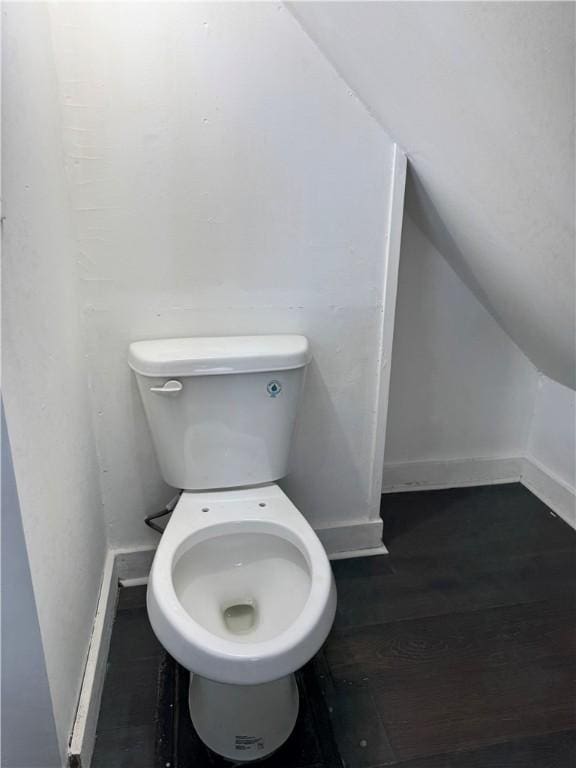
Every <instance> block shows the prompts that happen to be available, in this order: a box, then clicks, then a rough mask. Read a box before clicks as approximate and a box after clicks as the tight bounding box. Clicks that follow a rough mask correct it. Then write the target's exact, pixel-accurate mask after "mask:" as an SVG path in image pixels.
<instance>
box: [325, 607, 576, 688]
mask: <svg viewBox="0 0 576 768" xmlns="http://www.w3.org/2000/svg"><path fill="white" fill-rule="evenodd" d="M575 619H576V614H575V612H574V610H573V608H572V605H571V604H567V603H566V602H565V601H562V600H559V601H558V602H555V603H552V602H548V601H544V602H539V603H527V604H519V605H515V606H505V607H499V608H493V609H489V610H487V611H468V612H463V613H455V614H449V615H446V616H433V617H428V618H418V619H410V620H405V621H397V622H388V623H382V624H375V625H372V626H369V627H357V628H354V627H351V628H346V629H338V630H336V631H334V632H332V634H331V636H330V637H329V639H328V641H327V643H326V650H325V653H326V658H327V660H328V664H329V666H330V669H331V672H332V676H333V678H334V679H335V680H339V679H343V680H346V681H351V680H354V681H356V682H358V681H359V680H364V679H365V678H368V679H369V680H370V681H371V684H372V685H381V684H387V683H388V682H389V681H390V677H391V676H396V677H397V678H399V679H405V678H406V676H408V675H410V676H412V675H427V674H428V673H429V672H431V671H432V672H434V673H439V672H440V671H441V670H443V669H445V668H449V669H452V668H455V667H457V668H458V670H459V671H460V672H461V673H462V674H463V675H464V674H465V673H466V671H467V670H468V669H473V670H476V669H487V668H489V667H491V666H501V665H510V664H514V663H517V662H526V663H530V662H532V661H537V660H538V659H539V658H546V657H548V656H561V657H566V658H568V657H570V655H571V654H572V653H573V652H574V649H575V648H576V620H575Z"/></svg>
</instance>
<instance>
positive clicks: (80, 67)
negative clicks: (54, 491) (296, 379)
mask: <svg viewBox="0 0 576 768" xmlns="http://www.w3.org/2000/svg"><path fill="white" fill-rule="evenodd" d="M54 33H55V40H56V45H57V50H58V51H60V53H61V55H60V59H59V72H60V81H61V98H62V103H63V109H64V120H65V123H64V130H65V135H66V156H67V166H68V171H69V180H70V194H71V199H72V201H73V206H74V209H75V223H76V229H77V237H78V240H79V244H80V248H79V251H80V253H79V262H80V277H81V293H82V303H83V320H84V323H85V326H86V329H87V334H88V355H89V362H90V370H91V381H92V394H93V409H94V412H95V414H96V423H97V438H98V448H99V455H100V460H101V465H102V484H103V493H104V504H105V510H106V519H107V527H108V535H109V541H110V542H111V544H112V545H113V546H118V547H126V546H138V545H145V544H146V543H148V542H151V541H156V537H155V536H154V535H153V534H151V533H150V531H149V530H148V529H146V528H145V526H144V524H143V517H144V515H145V514H146V513H148V512H151V511H153V510H155V509H157V508H158V506H159V505H160V504H162V503H164V502H165V501H167V499H168V498H170V495H171V492H170V490H169V489H167V488H166V487H165V486H164V484H163V483H162V482H161V480H160V477H159V473H158V469H157V466H156V462H155V459H154V455H153V451H152V445H151V441H150V438H149V435H148V431H147V426H146V423H145V417H144V413H143V410H142V407H141V404H140V401H139V397H138V393H137V390H136V386H135V382H134V381H133V378H132V376H131V374H130V372H129V370H128V367H127V365H126V349H127V345H128V343H129V342H130V341H132V340H136V339H144V338H154V337H156V338H161V337H165V336H186V335H205V334H209V335H212V334H216V335H218V334H220V335H226V334H231V333H238V334H242V333H275V332H295V333H304V334H306V335H307V336H308V337H309V338H310V340H311V344H312V349H313V353H314V362H313V363H312V365H311V368H310V371H309V376H308V380H307V385H306V391H305V397H304V402H303V405H302V414H301V420H300V426H299V429H298V433H297V437H296V442H295V450H294V456H295V459H294V470H293V473H292V475H291V477H290V478H289V479H288V480H287V481H286V488H287V490H288V492H289V493H290V495H291V497H292V498H293V499H294V501H295V502H296V504H298V505H299V507H300V508H301V510H302V511H303V513H304V514H305V515H306V516H307V517H308V518H309V519H310V520H311V522H312V523H313V524H314V525H317V526H319V527H326V526H329V525H330V524H331V523H338V522H342V521H351V520H362V519H366V518H368V517H369V516H371V515H372V516H373V515H375V514H377V508H378V488H377V487H375V486H374V483H373V478H374V472H375V467H374V453H375V451H374V445H375V444H376V442H377V440H376V429H377V426H376V425H377V418H378V414H377V400H378V394H379V386H378V381H379V377H378V373H379V371H378V367H379V364H380V363H379V351H380V350H379V346H380V338H381V318H382V295H383V284H384V268H385V258H386V247H387V242H388V234H389V233H388V232H387V222H388V214H389V204H390V185H391V167H392V158H393V144H392V143H391V142H390V141H389V140H388V138H387V137H386V135H385V134H384V132H383V131H382V129H381V128H380V126H379V125H378V124H377V123H376V121H375V120H373V118H371V117H370V116H369V114H368V113H367V112H366V110H365V109H364V107H363V106H362V104H361V103H360V102H359V101H358V100H357V98H356V97H355V96H354V95H353V94H352V93H351V92H350V90H349V89H348V88H347V87H346V85H345V84H344V83H343V82H342V80H341V79H340V78H339V77H338V75H337V74H336V73H335V72H334V70H333V69H332V67H331V66H330V65H329V64H328V63H327V62H326V61H325V59H324V58H323V57H322V56H321V55H320V54H319V52H318V50H317V49H316V47H315V46H314V45H313V44H312V43H311V41H310V40H309V39H308V37H307V36H306V35H305V34H304V33H303V31H302V29H301V28H300V26H299V25H298V23H297V22H296V21H295V20H294V19H293V17H292V16H291V15H290V14H289V13H288V12H287V11H286V10H285V9H284V8H283V7H282V6H277V5H273V4H270V3H266V4H257V3H255V4H222V5H221V4H217V3H215V4H205V5H204V4H196V3H144V4H139V5H138V9H137V13H135V6H134V5H133V4H130V3H126V4H124V3H115V4H96V3H94V4H85V3H84V4H62V5H61V6H59V7H58V8H56V9H55V13H54ZM378 464H380V462H378ZM379 469H380V467H379V466H378V467H377V468H376V472H379Z"/></svg>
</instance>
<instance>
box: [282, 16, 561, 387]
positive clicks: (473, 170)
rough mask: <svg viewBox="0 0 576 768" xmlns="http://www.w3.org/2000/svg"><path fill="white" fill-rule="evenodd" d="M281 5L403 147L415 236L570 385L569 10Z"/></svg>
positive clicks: (537, 360)
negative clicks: (419, 230) (420, 234)
mask: <svg viewBox="0 0 576 768" xmlns="http://www.w3.org/2000/svg"><path fill="white" fill-rule="evenodd" d="M290 9H291V11H292V12H293V13H294V14H295V15H296V16H297V18H298V19H299V20H300V21H301V23H302V24H303V26H304V28H305V29H306V30H307V31H308V33H309V34H310V35H311V37H312V38H313V39H314V40H316V41H317V43H318V45H319V47H320V49H321V50H322V51H323V52H324V53H325V54H326V55H327V56H328V57H329V58H330V60H331V61H332V62H333V64H334V65H335V67H336V69H337V70H338V71H339V72H340V73H341V74H342V75H343V77H344V78H345V79H346V82H347V83H348V84H349V85H350V87H351V88H353V89H354V91H355V92H356V93H357V94H358V96H359V97H360V98H361V99H362V100H363V101H364V103H365V104H366V105H367V106H368V108H369V109H370V110H371V111H372V113H373V114H374V115H375V116H376V118H377V119H378V120H379V122H380V123H381V125H382V126H383V127H384V128H385V130H386V131H387V132H388V134H389V135H390V136H391V137H392V138H393V139H394V140H396V141H398V143H399V144H400V145H401V146H402V147H403V148H404V149H405V150H406V151H407V153H408V156H409V159H410V164H411V167H412V169H413V171H414V174H413V182H414V183H413V185H412V194H411V195H409V205H410V209H411V211H412V215H413V216H414V217H415V218H416V219H417V220H418V222H419V224H420V226H421V227H423V228H424V229H425V230H426V231H427V233H428V235H429V237H431V239H432V240H433V242H434V243H435V245H436V247H437V248H438V249H439V250H440V251H441V252H442V253H443V254H444V255H445V256H446V258H447V259H449V261H450V262H451V264H452V265H453V266H454V268H455V269H456V270H457V271H458V272H459V274H460V275H461V276H463V277H464V279H465V281H466V283H467V284H468V285H469V287H471V288H472V290H473V291H474V292H475V293H476V295H477V297H478V298H480V300H481V301H482V302H483V303H484V304H485V305H486V306H487V307H488V308H489V310H490V311H491V313H492V314H493V315H494V316H495V317H496V318H497V319H498V320H499V322H500V323H501V325H502V327H503V328H504V329H505V330H506V331H507V332H508V333H509V335H510V336H511V338H512V339H514V340H515V342H516V343H517V344H518V346H519V347H520V348H521V349H522V350H523V351H524V352H525V353H526V354H527V355H528V356H529V357H530V358H531V360H532V361H533V363H534V364H535V366H536V367H537V368H538V369H539V370H542V371H544V372H545V373H546V374H547V375H548V376H550V377H552V378H555V379H557V380H559V381H561V382H562V383H564V384H566V385H570V386H571V387H572V388H574V387H575V386H576V379H575V372H576V363H575V351H576V345H575V344H574V321H575V296H574V266H575V261H574V250H575V248H574V210H575V206H574V189H575V184H574V169H575V161H574V146H575V142H574V118H573V116H574V98H575V92H576V88H575V66H574V48H575V46H574V13H575V6H574V3H569V2H565V3H562V2H557V3H548V2H542V3H540V2H516V3H479V2H458V3H444V2H420V3H419V2H415V3H406V2H379V3H370V2H342V3H334V2H332V3H330V2H328V3H325V2H306V3H291V4H290Z"/></svg>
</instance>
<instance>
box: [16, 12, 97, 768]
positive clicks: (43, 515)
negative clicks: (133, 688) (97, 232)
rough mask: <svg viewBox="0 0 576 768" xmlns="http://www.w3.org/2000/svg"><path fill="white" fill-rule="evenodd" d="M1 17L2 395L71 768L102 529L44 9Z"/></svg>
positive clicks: (58, 720) (51, 678)
mask: <svg viewBox="0 0 576 768" xmlns="http://www.w3.org/2000/svg"><path fill="white" fill-rule="evenodd" d="M3 15H4V29H3V32H4V41H3V76H4V81H3V94H2V96H3V104H2V107H3V137H2V138H3V149H2V154H3V163H2V192H3V197H4V211H3V213H4V217H5V218H4V221H3V229H4V253H3V265H2V289H3V294H2V304H3V306H2V310H3V317H2V320H3V323H2V337H3V338H2V342H3V350H2V353H3V366H2V368H3V370H2V373H3V379H2V387H3V397H4V403H5V407H6V418H7V423H8V430H9V434H10V440H11V444H12V455H13V461H14V469H15V474H16V482H17V486H18V494H19V498H20V505H21V511H22V523H23V528H24V535H25V539H26V547H27V551H28V558H29V561H30V571H31V577H32V584H33V587H34V596H35V599H36V606H37V611H38V620H39V624H40V631H41V636H42V644H43V649H44V655H45V658H46V669H47V673H48V682H49V685H50V694H51V697H52V705H53V710H54V719H55V723H56V729H57V732H58V740H59V747H60V752H61V757H62V763H64V760H65V756H66V751H67V742H68V737H69V734H70V728H71V724H72V720H73V717H74V713H75V708H76V702H77V696H78V691H79V689H80V683H81V680H82V673H83V667H84V661H85V658H86V652H87V649H88V643H89V640H90V634H91V630H92V622H93V618H94V611H95V607H96V601H97V598H98V591H99V587H100V580H101V576H102V565H103V562H104V555H105V538H104V524H103V518H102V509H101V499H100V488H99V474H98V464H97V458H96V451H95V445H94V441H93V435H92V429H91V418H90V402H89V396H88V380H87V373H86V365H85V353H84V348H83V339H82V334H81V326H80V314H79V310H78V303H77V295H76V289H77V284H76V278H75V247H74V235H73V229H72V222H71V218H70V215H69V214H70V210H69V205H68V198H67V190H66V185H65V180H64V170H63V157H62V144H61V140H62V133H61V124H60V115H59V109H58V98H57V90H56V82H55V68H54V62H53V59H52V56H51V50H50V25H49V20H48V15H47V6H46V5H44V4H42V3H38V4H32V3H8V4H6V5H5V6H4V7H3ZM22 588H23V589H25V584H24V583H23V584H22ZM24 599H25V595H24V594H23V600H24ZM39 695H41V692H40V690H39ZM47 750H48V747H47ZM48 764H52V757H51V755H49V753H48V751H47V753H46V765H48Z"/></svg>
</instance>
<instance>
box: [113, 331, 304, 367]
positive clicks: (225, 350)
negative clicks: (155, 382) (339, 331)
mask: <svg viewBox="0 0 576 768" xmlns="http://www.w3.org/2000/svg"><path fill="white" fill-rule="evenodd" d="M310 358H311V354H310V345H309V344H308V339H307V338H306V337H305V336H297V335H289V334H276V335H273V336H214V337H211V338H206V337H201V336H197V337H192V338H187V339H154V340H153V341H135V342H133V343H132V344H130V348H129V351H128V364H129V365H130V367H131V368H132V370H134V371H136V373H139V374H141V375H142V376H215V375H218V374H227V373H256V372H258V371H285V370H289V369H291V368H302V367H303V366H305V365H307V364H308V363H309V362H310Z"/></svg>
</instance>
